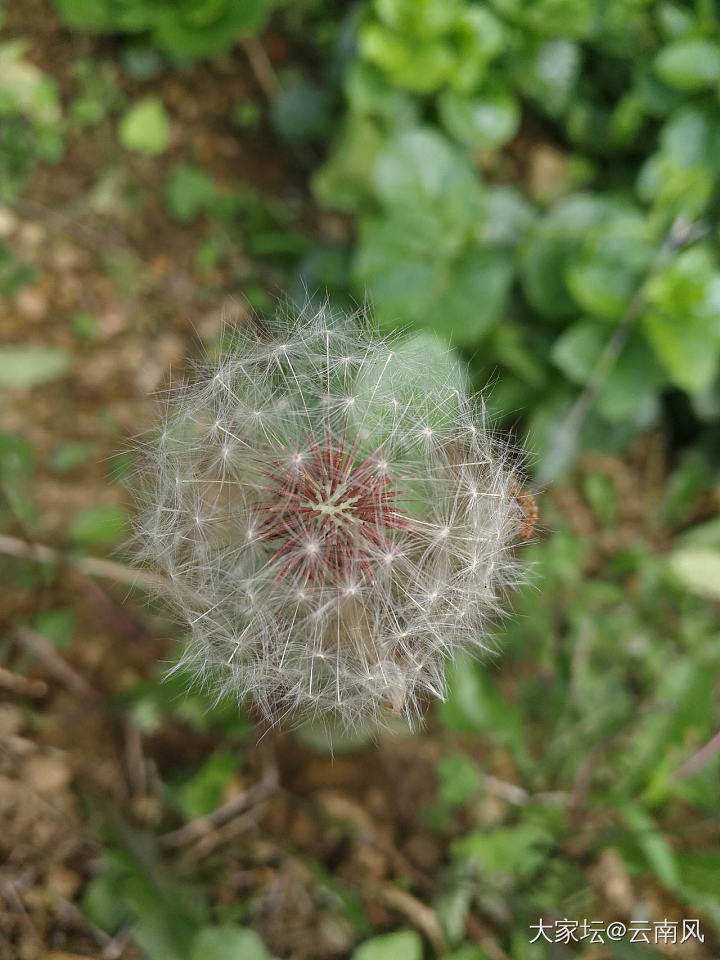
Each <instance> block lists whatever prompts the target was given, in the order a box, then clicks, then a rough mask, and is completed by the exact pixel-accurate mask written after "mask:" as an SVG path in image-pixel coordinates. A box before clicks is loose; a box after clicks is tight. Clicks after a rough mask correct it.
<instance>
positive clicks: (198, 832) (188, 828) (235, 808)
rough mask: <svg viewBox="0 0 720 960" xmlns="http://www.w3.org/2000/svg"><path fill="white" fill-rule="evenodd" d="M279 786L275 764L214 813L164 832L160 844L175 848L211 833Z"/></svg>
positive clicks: (263, 798) (167, 847)
mask: <svg viewBox="0 0 720 960" xmlns="http://www.w3.org/2000/svg"><path fill="white" fill-rule="evenodd" d="M277 786H278V773H277V769H276V768H275V767H274V765H273V766H271V768H270V769H269V770H268V771H267V772H266V773H265V774H264V776H263V778H262V780H260V781H259V782H258V783H256V784H254V785H253V786H252V787H250V788H249V789H248V790H245V791H244V792H243V793H241V794H239V795H238V796H237V797H233V798H232V799H231V800H228V801H227V803H223V804H222V806H219V807H217V808H216V809H215V810H213V811H212V813H208V814H206V815H205V816H203V817H197V818H196V819H195V820H190V822H189V823H186V824H184V825H183V826H182V827H178V829H177V830H171V831H170V833H165V834H163V836H162V837H160V845H161V846H162V847H164V848H165V849H166V850H173V849H175V848H177V847H181V846H183V845H184V844H186V843H189V842H191V841H192V840H197V839H198V838H199V837H202V836H204V835H205V834H208V833H210V831H211V830H215V829H217V828H218V827H221V826H223V824H225V823H228V821H230V820H232V819H233V818H234V817H237V816H239V815H240V814H241V813H245V812H246V811H247V810H250V809H251V807H254V806H256V805H257V804H258V803H260V801H261V800H265V799H266V797H269V796H270V795H271V794H272V793H274V792H275V790H276V789H277Z"/></svg>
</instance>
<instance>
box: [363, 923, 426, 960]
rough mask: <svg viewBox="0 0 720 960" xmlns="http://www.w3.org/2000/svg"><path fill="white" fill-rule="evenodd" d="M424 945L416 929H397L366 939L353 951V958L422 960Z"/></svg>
mask: <svg viewBox="0 0 720 960" xmlns="http://www.w3.org/2000/svg"><path fill="white" fill-rule="evenodd" d="M422 955H423V947H422V940H421V939H420V936H419V934H417V933H416V932H415V931H414V930H397V931H396V932H395V933H384V934H382V936H379V937H373V938H372V939H371V940H366V941H365V943H361V944H360V946H359V947H358V948H357V949H356V950H354V951H353V954H352V957H351V960H422Z"/></svg>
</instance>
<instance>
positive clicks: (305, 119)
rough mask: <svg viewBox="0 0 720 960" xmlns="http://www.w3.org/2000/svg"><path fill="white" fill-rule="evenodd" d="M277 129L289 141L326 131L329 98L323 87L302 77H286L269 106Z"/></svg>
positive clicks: (298, 140) (302, 139)
mask: <svg viewBox="0 0 720 960" xmlns="http://www.w3.org/2000/svg"><path fill="white" fill-rule="evenodd" d="M270 117H271V119H272V123H273V126H274V128H275V130H276V131H277V132H278V133H279V134H280V136H281V137H283V138H284V139H285V140H287V141H288V142H289V143H305V142H307V141H308V140H313V139H318V138H320V137H322V136H323V135H327V129H328V126H329V122H330V100H329V97H328V94H327V92H326V91H325V90H323V89H322V87H319V86H318V85H317V84H314V83H310V82H309V81H308V80H305V79H304V78H302V77H291V78H286V79H285V82H284V83H283V85H282V87H281V89H280V91H279V92H278V93H277V95H276V96H275V98H274V100H273V102H272V106H271V108H270Z"/></svg>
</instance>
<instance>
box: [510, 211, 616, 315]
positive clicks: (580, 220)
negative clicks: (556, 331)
mask: <svg viewBox="0 0 720 960" xmlns="http://www.w3.org/2000/svg"><path fill="white" fill-rule="evenodd" d="M615 209H617V207H616V204H615V203H614V202H613V201H612V200H609V199H608V198H606V197H599V196H594V195H592V194H577V195H575V196H573V197H570V198H569V199H567V200H565V201H564V202H563V203H561V204H559V205H558V206H557V207H556V208H555V209H554V210H553V211H552V212H551V213H549V214H548V215H547V216H546V217H543V218H542V219H540V220H538V221H537V222H536V223H535V224H533V226H532V227H530V229H529V230H528V232H527V236H526V237H525V240H524V242H523V243H522V244H521V246H520V250H519V266H520V278H521V281H522V284H523V289H524V291H525V295H526V296H527V298H528V300H529V301H530V303H531V304H532V306H533V307H535V309H536V310H537V311H538V312H539V313H541V314H542V315H543V316H545V317H548V318H550V319H554V318H557V319H561V318H563V317H574V316H577V312H578V309H577V304H576V302H575V300H574V299H573V298H572V297H571V296H570V293H569V291H568V288H567V285H566V272H567V267H568V265H569V264H570V263H571V262H572V260H573V258H574V257H575V255H576V254H577V250H578V248H579V247H580V245H581V244H582V242H583V240H584V239H585V236H586V234H587V232H588V230H589V229H590V228H591V227H592V226H594V225H595V224H596V223H599V222H600V220H602V219H603V217H605V216H607V215H608V214H609V213H612V212H614V210H615Z"/></svg>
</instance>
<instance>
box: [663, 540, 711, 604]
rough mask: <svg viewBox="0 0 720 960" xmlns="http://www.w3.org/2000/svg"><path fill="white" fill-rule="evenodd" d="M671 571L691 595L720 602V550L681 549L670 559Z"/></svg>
mask: <svg viewBox="0 0 720 960" xmlns="http://www.w3.org/2000/svg"><path fill="white" fill-rule="evenodd" d="M668 564H669V566H670V570H671V571H672V573H673V574H674V575H675V577H676V578H677V579H678V580H679V581H680V583H681V584H682V585H683V586H684V587H685V588H686V589H687V590H689V591H690V592H691V593H695V594H697V595H698V596H701V597H707V598H708V599H709V600H720V550H714V549H712V548H710V547H681V548H680V549H679V550H674V551H673V552H672V553H671V554H670V555H669V557H668Z"/></svg>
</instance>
